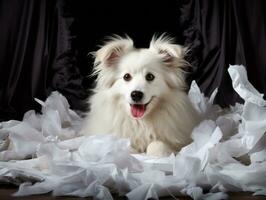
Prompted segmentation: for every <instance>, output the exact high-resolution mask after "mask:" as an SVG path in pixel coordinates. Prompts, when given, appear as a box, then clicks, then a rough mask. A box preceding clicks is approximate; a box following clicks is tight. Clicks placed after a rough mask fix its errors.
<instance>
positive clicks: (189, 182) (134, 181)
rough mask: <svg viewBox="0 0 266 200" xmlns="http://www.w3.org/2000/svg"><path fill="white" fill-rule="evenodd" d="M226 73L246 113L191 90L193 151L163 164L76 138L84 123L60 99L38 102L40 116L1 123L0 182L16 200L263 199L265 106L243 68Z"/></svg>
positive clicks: (108, 139)
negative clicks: (196, 116) (118, 198)
mask: <svg viewBox="0 0 266 200" xmlns="http://www.w3.org/2000/svg"><path fill="white" fill-rule="evenodd" d="M228 71H229V73H230V76H231V78H232V82H233V87H234V89H235V90H236V92H238V94H239V95H240V96H241V97H242V98H243V99H244V100H245V103H244V105H242V104H236V105H235V106H232V107H230V108H229V109H226V110H222V109H221V108H220V107H219V106H217V105H213V99H214V97H215V95H216V93H217V90H215V91H214V92H213V94H212V96H211V97H210V98H206V97H204V95H203V94H202V93H201V91H200V89H199V87H198V86H197V84H196V82H192V85H191V88H190V91H189V98H190V100H191V102H192V104H193V106H194V107H195V108H196V109H197V111H198V112H199V113H200V114H201V116H202V117H203V118H205V119H206V120H203V121H202V122H201V123H200V124H199V125H198V127H196V128H195V129H194V130H193V132H192V135H191V137H192V139H193V142H192V143H191V144H189V145H187V146H186V147H184V148H182V149H181V151H180V152H179V153H178V154H177V155H170V156H169V157H166V158H155V157H150V156H147V155H145V154H130V153H129V150H128V147H129V140H127V139H119V138H116V137H114V136H112V135H95V136H80V135H79V131H80V128H81V123H82V119H81V118H80V117H79V116H78V115H77V114H76V113H75V112H74V111H72V110H71V109H70V108H69V105H68V103H67V101H66V99H65V98H64V97H63V96H62V95H61V94H59V93H58V92H53V93H52V94H51V95H50V96H49V97H48V98H47V100H46V101H45V102H43V101H41V100H38V99H36V101H37V102H39V103H40V104H41V105H42V113H40V114H37V113H35V112H34V111H29V112H27V113H25V115H24V118H23V121H22V122H20V121H14V120H11V121H8V122H2V123H0V160H2V161H0V181H1V182H10V183H13V184H16V185H20V187H19V190H18V191H17V192H16V193H15V194H14V195H15V196H25V195H32V194H43V193H48V192H52V195H54V196H79V197H87V196H93V197H94V198H95V199H113V197H112V193H113V192H115V193H117V194H118V195H126V196H127V197H128V198H129V199H131V200H134V199H136V200H139V199H149V198H153V199H159V197H161V196H175V195H189V196H190V197H192V198H193V199H208V200H215V199H217V200H218V199H226V198H227V195H226V192H228V191H249V192H253V193H254V195H266V182H265V177H266V156H265V155H266V148H265V146H266V136H265V131H266V120H265V119H266V108H265V107H264V106H265V105H266V103H265V100H264V99H263V98H262V94H260V93H259V92H258V91H257V90H256V89H255V88H254V87H253V86H252V85H251V84H250V83H249V82H248V80H247V75H246V72H245V68H244V67H243V66H230V68H229V70H228ZM240 156H241V158H240ZM243 156H245V157H246V158H247V159H243V158H242V157H243ZM25 158H31V159H26V160H23V159H25ZM249 160H250V164H248V165H244V164H243V163H241V162H243V161H249ZM7 161H8V162H7ZM205 190H206V191H209V192H208V193H204V192H203V191H205Z"/></svg>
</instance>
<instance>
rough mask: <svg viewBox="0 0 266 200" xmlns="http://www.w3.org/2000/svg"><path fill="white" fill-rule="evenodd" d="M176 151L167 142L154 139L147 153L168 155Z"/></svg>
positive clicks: (157, 155) (160, 155)
mask: <svg viewBox="0 0 266 200" xmlns="http://www.w3.org/2000/svg"><path fill="white" fill-rule="evenodd" d="M173 152H174V151H173V150H172V149H171V148H170V147H169V146H168V145H167V144H165V143H163V142H161V141H154V142H152V143H150V144H149V145H148V147H147V150H146V153H147V155H149V156H156V157H166V156H169V155H170V154H171V153H173Z"/></svg>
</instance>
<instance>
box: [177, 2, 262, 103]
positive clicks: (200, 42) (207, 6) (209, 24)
mask: <svg viewBox="0 0 266 200" xmlns="http://www.w3.org/2000/svg"><path fill="white" fill-rule="evenodd" d="M179 3H180V4H179V9H180V12H181V14H180V26H179V27H180V28H181V30H182V32H183V40H184V44H185V45H186V46H190V48H191V54H190V57H189V61H190V62H191V63H192V65H193V66H194V68H195V73H194V74H192V75H191V76H190V77H189V79H190V80H193V79H195V80H196V81H197V83H198V84H199V85H200V87H201V89H202V91H204V93H205V94H206V95H208V96H209V95H210V94H211V92H212V91H213V90H214V89H215V88H216V87H219V92H218V94H217V96H216V103H218V104H220V105H222V106H228V105H230V104H234V103H235V102H236V101H239V102H241V99H240V97H239V96H238V95H237V94H236V93H235V92H234V90H233V88H232V85H231V79H230V77H229V74H228V72H227V69H228V67H229V64H243V65H244V66H246V69H247V72H248V78H249V80H250V82H251V83H252V84H253V85H254V86H255V87H256V88H257V89H258V90H259V91H260V92H261V93H264V94H266V56H265V51H266V13H265V12H264V8H265V6H266V2H265V1H263V0H258V1H249V0H233V1H232V0H224V1H212V0H199V1H197V0H182V1H179Z"/></svg>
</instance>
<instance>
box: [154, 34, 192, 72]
mask: <svg viewBox="0 0 266 200" xmlns="http://www.w3.org/2000/svg"><path fill="white" fill-rule="evenodd" d="M150 50H152V51H154V52H155V53H157V54H158V55H159V56H160V57H161V59H162V61H163V63H164V64H165V65H167V66H175V67H184V65H187V63H186V62H185V60H184V57H185V55H186V53H187V51H188V49H187V48H185V47H182V46H181V45H178V44H174V38H171V37H168V36H166V35H165V34H163V35H161V36H160V37H156V36H154V37H153V38H152V40H151V43H150Z"/></svg>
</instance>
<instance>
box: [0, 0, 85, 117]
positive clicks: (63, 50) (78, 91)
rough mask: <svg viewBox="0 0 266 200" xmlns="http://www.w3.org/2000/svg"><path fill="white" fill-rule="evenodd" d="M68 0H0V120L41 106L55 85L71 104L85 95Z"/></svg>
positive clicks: (78, 102) (80, 104)
mask: <svg viewBox="0 0 266 200" xmlns="http://www.w3.org/2000/svg"><path fill="white" fill-rule="evenodd" d="M67 5H68V3H67V1H53V0H47V1H44V0H41V1H34V0H25V1H20V0H10V1H0V26H1V31H0V80H1V83H0V84H1V85H0V119H1V120H8V119H21V117H22V115H23V114H24V112H25V111H27V110H29V109H37V110H38V109H39V107H38V106H37V103H35V102H34V98H35V97H37V98H40V99H45V98H46V97H47V96H48V95H49V93H50V92H51V91H53V90H58V91H60V92H61V93H63V94H64V95H66V96H67V97H68V100H69V101H70V102H71V105H72V106H73V108H80V107H82V106H83V105H82V103H81V102H80V100H81V99H84V98H85V96H86V91H85V90H84V88H83V85H82V80H83V79H82V77H81V75H80V72H79V70H78V68H77V64H76V63H77V61H76V57H77V56H76V54H77V53H76V47H75V45H74V44H75V41H74V40H75V37H74V35H72V32H74V31H71V26H72V23H73V13H71V12H70V11H71V9H68V7H67Z"/></svg>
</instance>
